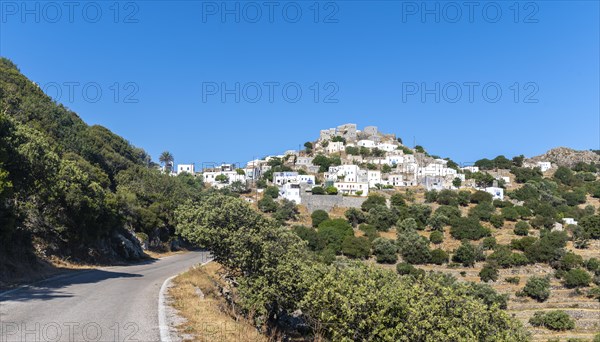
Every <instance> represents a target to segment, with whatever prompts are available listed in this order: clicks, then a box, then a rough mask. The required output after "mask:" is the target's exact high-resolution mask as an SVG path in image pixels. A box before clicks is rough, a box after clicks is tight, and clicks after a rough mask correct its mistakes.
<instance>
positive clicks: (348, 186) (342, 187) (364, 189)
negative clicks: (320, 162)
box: [333, 182, 369, 197]
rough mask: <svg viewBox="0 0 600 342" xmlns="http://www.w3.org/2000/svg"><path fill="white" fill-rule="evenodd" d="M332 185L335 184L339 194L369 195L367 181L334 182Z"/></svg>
mask: <svg viewBox="0 0 600 342" xmlns="http://www.w3.org/2000/svg"><path fill="white" fill-rule="evenodd" d="M333 186H335V187H336V188H337V189H338V192H339V193H341V194H345V195H351V196H362V197H365V196H368V195H369V183H357V182H334V183H333Z"/></svg>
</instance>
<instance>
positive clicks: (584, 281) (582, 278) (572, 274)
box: [564, 268, 592, 288]
mask: <svg viewBox="0 0 600 342" xmlns="http://www.w3.org/2000/svg"><path fill="white" fill-rule="evenodd" d="M591 281H592V277H591V276H590V274H589V273H587V272H586V271H585V270H582V269H581V268H574V269H572V270H570V271H569V272H567V273H566V274H565V279H564V282H565V286H566V287H568V288H576V287H584V286H588V285H589V284H590V282H591Z"/></svg>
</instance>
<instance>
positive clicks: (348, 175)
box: [325, 165, 359, 182]
mask: <svg viewBox="0 0 600 342" xmlns="http://www.w3.org/2000/svg"><path fill="white" fill-rule="evenodd" d="M358 172H359V168H358V165H339V166H330V167H329V172H326V173H325V179H327V180H331V181H334V182H335V181H337V180H338V179H339V178H341V177H343V180H344V182H357V181H358Z"/></svg>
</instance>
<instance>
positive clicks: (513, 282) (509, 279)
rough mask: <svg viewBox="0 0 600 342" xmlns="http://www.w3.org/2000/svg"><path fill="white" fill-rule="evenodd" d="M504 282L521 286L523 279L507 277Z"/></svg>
mask: <svg viewBox="0 0 600 342" xmlns="http://www.w3.org/2000/svg"><path fill="white" fill-rule="evenodd" d="M504 281H506V282H507V283H509V284H513V285H519V283H520V282H521V278H519V277H516V276H515V277H506V278H504Z"/></svg>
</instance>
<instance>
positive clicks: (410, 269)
mask: <svg viewBox="0 0 600 342" xmlns="http://www.w3.org/2000/svg"><path fill="white" fill-rule="evenodd" d="M396 272H398V274H400V275H411V276H413V277H415V278H419V277H422V276H424V275H425V271H423V270H421V269H418V268H416V267H414V266H413V265H411V264H409V263H407V262H400V263H398V264H397V265H396Z"/></svg>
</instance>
